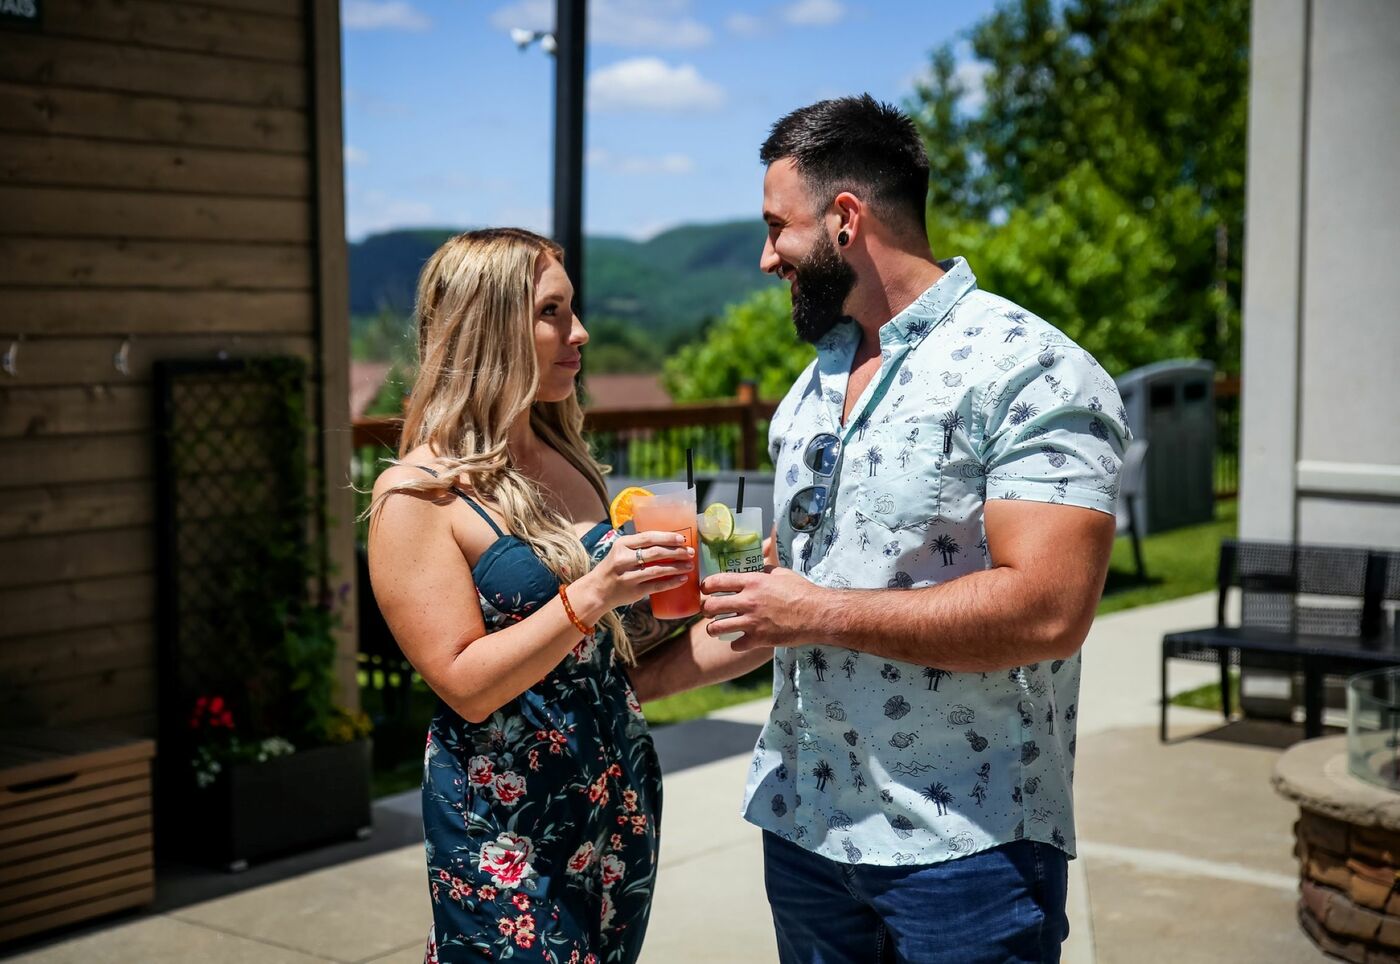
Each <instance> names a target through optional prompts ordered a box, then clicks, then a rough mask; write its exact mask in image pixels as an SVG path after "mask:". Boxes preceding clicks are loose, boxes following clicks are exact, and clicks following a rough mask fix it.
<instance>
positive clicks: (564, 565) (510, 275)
mask: <svg viewBox="0 0 1400 964" xmlns="http://www.w3.org/2000/svg"><path fill="white" fill-rule="evenodd" d="M542 258H554V259H555V260H557V261H559V262H560V263H562V262H563V260H564V251H563V249H562V248H560V247H559V245H557V244H555V243H554V242H553V241H550V240H549V239H548V238H544V237H541V236H539V235H537V234H534V233H532V232H530V231H524V230H521V229H518V228H491V229H487V230H483V231H468V232H466V233H465V234H459V235H457V236H456V237H454V238H451V239H449V240H448V241H447V242H446V243H445V244H443V246H442V247H440V248H438V250H437V251H436V252H435V253H434V254H433V256H432V257H431V258H429V259H428V263H427V264H426V265H424V266H423V272H422V274H421V275H420V276H419V278H418V302H417V307H416V313H417V322H418V375H417V378H416V379H415V381H414V383H413V392H412V394H411V395H410V397H409V401H408V408H407V411H406V412H405V413H404V425H403V434H402V435H401V437H400V441H399V453H398V459H394V460H392V461H394V462H395V463H399V462H400V460H401V459H403V457H404V456H405V455H407V454H408V453H409V452H410V451H412V450H413V449H415V448H417V447H418V446H420V445H423V444H425V443H426V444H427V445H429V447H430V448H431V450H432V451H433V452H434V453H435V454H436V455H437V456H438V462H439V464H438V465H437V466H436V467H435V469H434V470H435V471H436V472H437V473H438V474H437V477H436V478H432V477H429V476H425V477H424V478H422V479H412V480H409V481H405V482H399V483H396V484H395V485H393V486H390V487H389V488H388V489H386V490H385V491H384V493H383V494H382V495H380V496H379V498H378V499H376V500H375V501H374V503H373V504H372V505H371V506H370V507H369V509H368V510H367V514H368V515H369V516H370V517H371V518H373V517H374V515H376V514H377V513H378V511H379V509H380V507H381V506H382V505H383V504H384V500H385V499H387V498H388V497H389V496H390V495H392V494H394V493H395V492H442V493H446V492H447V490H448V489H449V487H450V486H454V485H455V486H459V487H462V488H465V489H466V490H467V491H468V492H469V493H470V494H472V495H474V496H476V497H477V498H480V499H483V500H485V501H487V502H489V503H490V504H491V505H492V506H493V507H494V508H496V509H497V510H498V511H499V512H500V514H501V515H503V516H504V517H505V521H506V528H507V531H509V532H510V533H511V534H512V535H514V536H516V537H517V538H519V539H522V540H524V541H525V543H527V544H528V545H529V546H530V548H531V549H533V550H534V551H535V553H536V555H538V556H539V558H540V560H541V561H542V562H543V563H544V565H545V566H546V567H547V568H548V569H549V570H550V571H551V572H553V573H554V574H555V575H556V576H558V577H559V579H560V581H561V582H573V581H574V580H575V579H577V578H579V577H580V576H582V575H583V574H585V573H586V572H588V569H589V564H590V562H589V557H588V553H587V552H585V551H584V548H583V545H582V543H581V542H580V541H579V538H578V536H577V535H576V534H575V532H574V528H573V526H572V525H571V524H570V522H569V520H568V519H566V518H564V516H562V515H560V514H559V513H558V512H556V511H554V510H553V509H552V508H550V507H549V503H548V502H547V501H546V500H545V498H544V495H543V493H542V492H541V491H540V488H539V485H538V484H537V483H535V482H534V481H533V480H532V479H530V478H528V477H526V476H525V475H524V474H522V473H521V472H520V471H519V469H517V468H516V467H515V465H513V464H512V462H511V459H510V452H509V450H508V448H507V444H506V443H507V438H508V436H509V432H510V428H511V426H512V425H514V424H515V423H516V420H517V419H519V418H521V417H522V416H524V415H525V414H526V413H528V414H529V418H530V425H531V427H532V428H533V429H534V430H535V432H536V433H537V434H538V435H539V436H540V438H541V439H543V440H544V442H545V443H546V444H547V445H549V446H550V448H552V449H554V450H555V451H556V452H558V453H559V454H560V455H562V456H564V458H565V459H566V460H568V462H569V463H570V464H571V465H573V466H574V468H576V469H578V470H579V472H581V473H582V474H583V477H584V478H585V479H587V480H588V481H589V482H590V483H591V484H592V486H593V488H594V490H595V491H596V492H597V493H598V497H599V499H600V500H602V502H603V504H604V505H606V504H607V501H608V498H607V486H606V485H605V484H604V482H603V467H602V466H600V465H599V464H598V463H597V462H596V461H595V460H594V459H593V456H592V454H591V453H590V452H589V449H588V443H587V442H586V441H584V437H583V409H582V407H581V406H580V405H579V402H578V397H577V395H570V396H569V397H568V398H566V399H564V400H563V401H562V402H538V401H535V396H536V394H537V393H538V391H539V385H540V371H539V361H538V359H537V358H536V356H535V341H534V317H535V276H536V273H537V271H538V269H539V265H540V261H541V259H542ZM601 622H602V624H603V626H605V627H606V628H607V629H608V630H610V631H611V633H612V637H613V641H614V645H615V647H616V649H617V652H618V655H619V656H621V658H622V659H623V661H624V662H627V663H629V664H630V663H633V662H634V659H633V656H632V647H631V644H630V642H629V640H628V639H627V634H626V632H625V631H624V630H623V628H622V621H621V620H620V619H619V618H618V617H617V615H616V614H615V613H611V612H610V613H608V614H607V615H606V616H604V617H603V619H602V620H601Z"/></svg>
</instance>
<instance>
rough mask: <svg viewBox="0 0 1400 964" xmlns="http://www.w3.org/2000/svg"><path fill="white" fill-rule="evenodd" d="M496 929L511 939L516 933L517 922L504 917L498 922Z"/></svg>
mask: <svg viewBox="0 0 1400 964" xmlns="http://www.w3.org/2000/svg"><path fill="white" fill-rule="evenodd" d="M496 929H497V930H498V931H500V932H501V933H502V934H503V935H505V936H506V937H510V936H511V935H513V934H514V933H515V921H513V920H511V919H510V918H509V917H502V918H501V919H500V920H498V921H496Z"/></svg>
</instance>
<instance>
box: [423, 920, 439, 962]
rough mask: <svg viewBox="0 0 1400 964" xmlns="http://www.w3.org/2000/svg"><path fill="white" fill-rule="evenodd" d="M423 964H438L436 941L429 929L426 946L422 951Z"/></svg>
mask: <svg viewBox="0 0 1400 964" xmlns="http://www.w3.org/2000/svg"><path fill="white" fill-rule="evenodd" d="M423 964H438V955H437V941H436V940H435V939H434V937H433V932H432V930H431V929H429V931H428V946H427V947H426V948H424V950H423Z"/></svg>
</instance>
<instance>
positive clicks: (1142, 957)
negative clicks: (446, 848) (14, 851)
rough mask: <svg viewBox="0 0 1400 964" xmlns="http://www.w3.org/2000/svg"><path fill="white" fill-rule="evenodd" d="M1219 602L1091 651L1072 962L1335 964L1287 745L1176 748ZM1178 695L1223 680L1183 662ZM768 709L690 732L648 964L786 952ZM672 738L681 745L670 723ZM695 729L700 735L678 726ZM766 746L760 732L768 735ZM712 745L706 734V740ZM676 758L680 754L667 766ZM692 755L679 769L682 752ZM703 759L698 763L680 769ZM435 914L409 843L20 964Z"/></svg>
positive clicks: (1191, 670)
mask: <svg viewBox="0 0 1400 964" xmlns="http://www.w3.org/2000/svg"><path fill="white" fill-rule="evenodd" d="M1214 615H1215V613H1214V599H1213V597H1212V596H1197V597H1192V598H1189V599H1185V600H1179V601H1176V602H1171V603H1166V604H1162V605H1159V606H1152V607H1145V608H1142V609H1136V610H1131V611H1129V612H1125V613H1119V614H1115V615H1112V616H1106V617H1104V618H1102V619H1100V620H1099V621H1098V622H1097V623H1096V624H1095V627H1094V630H1093V632H1092V633H1091V635H1090V637H1089V641H1088V642H1087V643H1086V649H1085V657H1084V676H1083V682H1082V693H1081V699H1080V714H1079V754H1078V772H1077V774H1076V779H1075V783H1076V790H1077V794H1076V796H1077V800H1078V815H1077V824H1078V834H1079V840H1080V859H1079V860H1076V861H1072V862H1071V864H1070V867H1071V878H1070V922H1071V928H1072V933H1071V936H1070V940H1069V941H1068V943H1067V944H1066V945H1065V948H1064V952H1065V961H1066V962H1069V964H1093V962H1100V964H1117V962H1124V964H1127V962H1133V964H1136V962H1141V961H1149V960H1150V961H1173V962H1203V964H1207V962H1232V964H1248V962H1261V964H1262V962H1269V964H1293V962H1314V961H1319V960H1325V958H1323V957H1322V955H1321V954H1319V953H1318V952H1317V951H1316V950H1315V949H1314V948H1313V946H1312V944H1311V943H1310V942H1309V941H1308V940H1307V939H1306V938H1305V937H1304V936H1303V935H1302V933H1301V931H1300V930H1299V928H1298V925H1297V923H1296V920H1295V918H1294V911H1293V908H1294V904H1295V902H1296V899H1297V898H1296V890H1297V886H1296V879H1297V878H1296V874H1297V868H1296V865H1295V863H1294V860H1293V857H1292V832H1291V827H1292V822H1293V820H1294V818H1295V815H1296V814H1295V811H1294V810H1293V808H1292V807H1291V806H1289V805H1288V804H1286V803H1285V802H1284V801H1282V800H1280V799H1279V798H1278V797H1276V796H1275V795H1274V793H1273V791H1272V790H1271V789H1270V787H1269V773H1270V771H1271V769H1272V767H1273V763H1274V760H1275V759H1276V758H1277V755H1278V750H1277V749H1274V748H1270V747H1267V746H1262V747H1261V746H1257V745H1250V744H1248V743H1245V742H1240V739H1241V738H1242V737H1244V736H1248V733H1247V732H1246V730H1247V728H1245V729H1241V728H1242V727H1243V725H1242V724H1237V725H1236V727H1234V728H1232V729H1234V730H1235V731H1236V735H1235V736H1234V737H1232V739H1231V740H1229V741H1226V740H1224V739H1220V738H1218V735H1215V736H1212V735H1211V732H1210V731H1213V730H1218V729H1219V724H1220V720H1219V717H1218V716H1215V715H1212V714H1204V713H1197V712H1193V711H1189V710H1176V709H1174V710H1173V711H1172V720H1173V734H1174V735H1176V734H1180V735H1182V736H1185V735H1187V734H1190V733H1192V732H1195V733H1202V734H1206V736H1202V737H1198V738H1196V739H1191V740H1187V741H1184V742H1177V743H1173V744H1169V745H1166V746H1162V745H1160V744H1159V743H1158V742H1157V735H1156V720H1157V686H1158V678H1157V672H1158V671H1157V666H1158V658H1159V657H1158V646H1159V642H1160V639H1161V635H1162V633H1163V632H1164V631H1170V630H1172V629H1181V628H1188V627H1191V626H1199V625H1208V624H1210V623H1211V622H1212V621H1213V620H1214ZM1172 679H1173V690H1174V691H1179V690H1181V689H1187V688H1190V687H1193V686H1198V685H1200V684H1201V683H1204V682H1211V681H1213V680H1215V679H1217V676H1216V671H1215V670H1214V668H1213V667H1209V666H1191V665H1185V664H1183V665H1180V666H1175V665H1174V667H1173V674H1172ZM766 710H767V708H766V705H764V704H762V703H760V704H748V705H745V706H741V707H735V708H733V709H730V710H727V711H724V712H722V713H719V714H716V716H715V718H714V719H712V720H711V721H710V722H708V723H706V724H701V725H700V726H701V727H703V728H698V729H695V730H692V731H690V732H691V734H692V735H694V734H698V735H699V736H700V737H701V740H700V742H702V743H703V742H705V741H714V742H713V743H711V745H721V746H724V747H727V748H728V749H727V750H723V751H721V752H730V751H733V752H732V755H727V756H725V757H723V758H722V759H719V760H716V761H714V762H710V763H706V764H702V765H697V766H690V767H688V768H686V769H680V770H678V771H677V772H673V773H672V774H671V775H669V776H668V777H667V779H666V814H665V823H664V832H663V840H664V843H663V849H662V858H661V870H660V879H659V883H658V887H657V897H656V904H655V907H654V910H653V915H652V923H651V927H650V930H649V936H648V938H647V944H646V950H645V952H644V954H643V958H642V960H643V964H673V962H695V964H700V962H716V964H719V962H724V964H740V962H756V964H766V962H773V961H776V960H777V955H776V951H775V947H774V942H773V935H772V930H771V925H770V922H769V919H768V908H767V903H766V901H765V899H764V896H763V882H762V863H761V859H760V855H759V843H758V831H757V830H755V829H754V828H752V827H751V826H749V825H748V824H746V823H744V822H743V821H742V820H741V819H740V818H739V816H738V812H737V811H738V804H739V797H740V791H741V788H742V785H743V778H744V771H745V767H746V766H747V764H748V762H749V757H748V754H747V752H745V751H744V749H743V739H744V738H745V737H746V734H747V733H751V732H752V730H746V729H745V727H744V725H745V724H750V725H751V724H756V723H758V722H761V721H762V720H763V718H764V717H765V715H766ZM660 732H661V734H662V735H661V736H659V737H658V742H662V740H663V739H674V737H673V736H672V735H671V734H670V733H667V731H660ZM677 735H680V734H677ZM750 741H751V738H750ZM692 742H695V741H694V740H692ZM665 755H666V754H663V756H665ZM672 759H676V757H675V756H674V754H673V755H672ZM678 765H684V764H678ZM428 920H429V912H428V903H427V896H426V884H425V879H424V870H423V858H422V853H421V848H420V847H418V846H409V847H403V848H400V849H396V850H392V851H389V852H387V853H383V854H379V855H377V856H373V857H368V858H365V859H361V860H358V861H354V862H351V863H346V864H342V865H339V866H335V867H331V868H327V869H322V870H317V871H314V872H312V873H308V874H305V875H303V876H300V877H295V878H292V879H289V880H283V881H280V882H277V883H273V884H268V885H265V886H262V887H258V888H255V889H252V890H248V891H246V892H243V893H239V894H235V895H232V896H228V897H222V898H219V899H216V900H211V901H207V902H204V903H200V904H195V905H192V906H189V907H185V908H182V909H178V910H173V911H170V912H168V913H163V914H159V915H153V916H148V917H144V918H140V919H137V920H133V921H130V922H128V923H119V924H117V925H116V926H112V927H108V928H106V929H103V930H100V931H96V932H93V933H89V934H86V935H84V936H81V937H78V938H75V939H73V940H70V941H68V942H66V943H59V944H52V945H49V946H47V947H44V948H42V949H39V950H36V951H31V952H29V953H26V954H23V955H21V956H20V957H18V958H16V960H19V961H26V962H28V961H33V962H46V964H66V962H73V964H78V962H82V964H87V962H92V961H102V962H104V964H105V962H113V964H126V962H131V964H165V962H176V961H180V962H186V961H199V962H201V964H252V962H256V964H264V962H265V964H282V962H286V964H329V962H340V964H390V962H393V964H417V962H419V961H421V960H422V942H423V936H424V934H425V933H426V931H427V926H428Z"/></svg>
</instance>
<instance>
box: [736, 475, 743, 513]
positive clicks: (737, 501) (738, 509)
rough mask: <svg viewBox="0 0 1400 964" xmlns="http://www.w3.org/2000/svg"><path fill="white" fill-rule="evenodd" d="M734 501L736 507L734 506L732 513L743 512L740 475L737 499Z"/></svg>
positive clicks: (741, 479)
mask: <svg viewBox="0 0 1400 964" xmlns="http://www.w3.org/2000/svg"><path fill="white" fill-rule="evenodd" d="M734 501H735V502H736V503H737V505H735V506H734V511H735V513H739V512H743V511H744V477H743V476H742V475H741V476H739V496H738V498H737V499H735V500H734Z"/></svg>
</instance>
